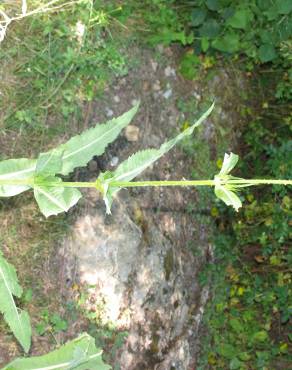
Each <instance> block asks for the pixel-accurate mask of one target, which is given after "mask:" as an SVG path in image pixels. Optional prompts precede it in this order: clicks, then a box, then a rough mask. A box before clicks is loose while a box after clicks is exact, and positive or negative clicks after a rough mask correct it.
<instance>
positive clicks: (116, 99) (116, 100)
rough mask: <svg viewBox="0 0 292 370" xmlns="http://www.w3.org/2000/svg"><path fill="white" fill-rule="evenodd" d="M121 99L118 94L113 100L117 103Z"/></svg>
mask: <svg viewBox="0 0 292 370" xmlns="http://www.w3.org/2000/svg"><path fill="white" fill-rule="evenodd" d="M120 101H121V99H120V97H119V96H118V95H115V96H114V102H115V103H119V102H120Z"/></svg>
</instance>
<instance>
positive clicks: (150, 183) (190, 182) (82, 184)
mask: <svg viewBox="0 0 292 370" xmlns="http://www.w3.org/2000/svg"><path fill="white" fill-rule="evenodd" d="M34 184H35V183H34V180H33V179H24V180H9V179H0V185H22V186H23V185H27V186H31V187H33V186H34ZM217 184H218V181H216V180H179V181H175V180H172V181H112V182H111V183H110V186H111V187H116V188H133V187H145V186H215V185H217ZM220 184H221V185H225V184H230V185H241V186H253V185H292V180H274V179H250V180H249V179H228V180H227V181H224V180H221V181H220ZM37 185H38V186H46V187H66V188H101V187H102V183H101V182H100V181H99V180H97V181H94V182H85V181H84V182H67V181H65V182H62V183H60V182H44V183H43V184H41V183H38V184H37Z"/></svg>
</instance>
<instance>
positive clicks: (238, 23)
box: [226, 9, 253, 30]
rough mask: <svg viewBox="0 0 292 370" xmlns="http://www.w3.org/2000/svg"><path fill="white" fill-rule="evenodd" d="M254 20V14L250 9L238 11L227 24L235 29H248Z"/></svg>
mask: <svg viewBox="0 0 292 370" xmlns="http://www.w3.org/2000/svg"><path fill="white" fill-rule="evenodd" d="M252 19H253V13H252V12H251V11H250V10H248V9H239V10H237V11H236V12H235V13H234V14H233V15H232V16H231V17H230V18H228V19H227V21H226V24H227V25H228V26H231V27H233V28H238V29H243V30H244V29H246V28H247V27H248V25H249V24H250V22H251V21H252Z"/></svg>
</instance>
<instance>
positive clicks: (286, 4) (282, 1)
mask: <svg viewBox="0 0 292 370" xmlns="http://www.w3.org/2000/svg"><path fill="white" fill-rule="evenodd" d="M275 5H276V7H277V11H278V13H279V14H289V13H291V12H292V1H291V0H276V4H275Z"/></svg>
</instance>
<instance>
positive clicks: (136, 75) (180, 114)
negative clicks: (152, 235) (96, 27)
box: [0, 47, 241, 365]
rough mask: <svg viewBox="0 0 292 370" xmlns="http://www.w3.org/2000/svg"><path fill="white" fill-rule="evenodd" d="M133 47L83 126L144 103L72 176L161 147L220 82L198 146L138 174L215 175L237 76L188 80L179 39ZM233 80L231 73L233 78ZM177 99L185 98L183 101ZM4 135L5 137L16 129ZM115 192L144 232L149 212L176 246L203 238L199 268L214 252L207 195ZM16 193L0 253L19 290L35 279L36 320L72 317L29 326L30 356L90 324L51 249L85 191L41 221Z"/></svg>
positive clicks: (2, 360)
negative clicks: (73, 303) (126, 66)
mask: <svg viewBox="0 0 292 370" xmlns="http://www.w3.org/2000/svg"><path fill="white" fill-rule="evenodd" d="M132 54H133V55H132V58H136V59H137V63H136V66H135V67H133V68H132V69H130V71H129V73H128V75H127V76H125V77H122V78H118V79H117V80H115V81H114V82H113V83H112V84H111V85H110V86H108V88H107V89H106V91H105V93H104V95H103V97H102V98H101V99H99V100H98V101H92V102H89V103H87V104H86V105H85V106H84V113H83V118H84V120H83V122H82V124H81V126H82V129H86V128H87V127H90V126H92V125H93V124H94V123H96V122H103V121H106V120H108V119H110V118H111V117H113V116H117V115H119V114H121V113H123V112H125V111H127V110H128V109H129V108H130V107H131V106H132V104H134V103H135V102H137V101H138V100H140V102H141V104H140V109H139V112H138V114H137V116H136V117H135V119H134V120H133V122H132V123H131V126H130V130H129V129H128V130H127V131H125V132H124V133H123V134H122V135H121V136H120V137H119V139H118V140H117V141H116V142H115V143H113V144H112V145H110V147H109V150H108V151H107V153H106V154H105V155H103V156H102V157H100V158H94V159H93V160H92V161H91V162H90V163H89V165H88V166H87V168H85V169H79V170H77V171H75V173H74V175H73V177H72V179H74V180H78V181H82V180H85V179H86V180H88V179H90V178H96V176H97V175H98V173H99V171H104V170H105V169H108V170H110V169H113V168H114V167H115V166H116V165H117V164H118V163H120V162H121V161H122V160H124V159H126V158H127V157H128V156H129V155H130V154H131V153H134V152H135V151H137V150H139V149H142V148H148V147H158V146H159V145H160V144H161V143H162V142H164V141H165V140H166V139H167V138H171V137H173V136H174V135H175V134H176V133H177V132H178V131H180V130H182V129H183V125H184V124H186V122H187V121H190V120H192V119H193V118H194V111H195V112H196V115H195V116H196V117H199V113H200V112H202V111H203V109H205V108H206V107H207V106H208V104H209V103H210V102H211V101H213V99H214V97H216V96H218V93H219V91H222V88H224V84H225V86H227V87H226V88H225V94H224V95H225V100H221V101H220V99H223V98H222V95H223V94H221V95H220V96H221V98H218V99H217V101H216V110H215V113H214V117H213V118H211V119H208V120H207V122H206V123H205V125H204V126H203V127H202V128H200V129H199V130H198V132H197V133H195V136H196V138H197V139H196V145H195V148H196V150H197V152H196V154H193V155H189V154H188V152H187V151H186V150H184V147H182V146H180V147H178V148H175V149H173V150H172V151H171V152H170V153H168V154H167V155H166V156H164V157H163V158H162V159H160V161H159V162H158V163H157V164H155V165H154V166H152V168H150V169H148V170H147V171H145V173H143V175H141V176H140V177H139V179H149V180H158V179H161V180H163V179H166V180H168V179H184V178H186V179H189V178H190V177H191V176H192V177H198V176H207V177H209V178H212V177H213V175H214V173H213V171H214V169H216V165H214V163H215V162H216V160H217V159H218V156H220V155H222V150H225V151H227V150H230V149H232V146H233V145H234V143H235V141H236V135H235V134H234V130H232V128H234V127H235V126H236V125H238V122H237V120H238V115H237V111H236V106H235V104H234V94H235V91H236V90H237V86H238V84H240V83H241V82H240V81H235V82H234V80H233V76H231V75H229V74H228V73H227V72H226V71H220V70H218V71H217V72H216V74H215V76H214V77H213V78H212V79H211V80H210V81H211V82H206V84H204V86H203V85H202V82H201V81H199V80H198V81H187V80H185V79H184V78H183V77H182V76H181V75H180V73H179V70H178V69H179V68H178V64H179V60H180V57H181V50H180V49H177V48H162V47H159V48H157V49H155V50H149V49H139V48H136V49H133V50H132ZM230 74H231V73H230ZM204 78H205V77H204ZM231 80H232V81H233V82H232V84H229V83H230V81H231ZM205 81H206V79H205ZM230 95H232V96H233V103H232V102H231V101H230V99H229V98H228V97H229V96H230ZM182 103H185V105H187V104H189V106H188V107H184V108H182V107H181V105H182ZM194 105H195V106H194ZM226 122H227V125H228V126H226ZM68 136H70V133H68ZM5 140H6V143H7V142H9V140H13V137H12V138H9V137H7V138H6V139H5ZM60 141H62V140H61V139H60ZM186 146H188V147H190V146H192V143H190V142H188V143H187V144H186ZM223 147H224V149H223ZM218 148H219V149H218ZM85 193H86V192H85ZM120 194H121V195H120V197H121V198H124V199H126V198H127V197H128V196H130V198H131V205H130V213H131V214H132V218H133V220H135V221H136V222H139V223H140V226H141V228H142V230H143V233H144V236H145V238H147V237H148V236H147V232H148V220H151V223H154V224H155V225H157V227H158V228H159V229H160V231H161V233H162V234H163V235H164V236H165V237H166V238H167V239H169V240H170V241H171V243H173V244H174V245H175V246H176V247H177V248H180V249H183V248H187V246H190V245H191V248H192V246H195V245H199V246H202V251H203V255H201V256H200V257H199V258H197V259H196V263H197V267H198V266H200V265H201V264H202V262H204V263H205V262H206V261H209V260H210V259H211V258H212V248H211V246H210V245H209V243H210V240H209V239H210V235H209V234H210V223H209V221H207V220H210V217H209V214H210V204H211V203H210V201H208V199H207V200H205V199H204V205H203V206H200V207H197V205H198V204H201V203H202V201H201V200H200V197H201V193H200V192H199V191H198V190H195V189H181V188H180V189H178V188H172V189H168V188H155V189H139V190H135V189H132V190H130V191H127V190H123V191H121V192H120ZM20 198H21V199H19V197H17V198H14V199H12V200H6V199H4V200H1V202H0V214H1V219H2V222H1V226H0V235H1V236H0V240H1V242H2V247H3V251H4V253H5V256H6V257H7V259H8V260H9V261H11V262H12V263H13V264H14V265H15V266H16V268H17V271H18V275H19V280H20V282H21V285H22V286H23V287H24V289H25V290H27V289H29V288H31V289H32V292H33V293H32V299H31V300H28V301H27V302H21V305H22V306H23V307H25V309H27V310H28V311H29V313H30V316H31V319H32V326H33V327H35V325H36V324H37V323H38V322H39V321H40V319H41V318H40V312H41V311H42V310H43V309H44V308H48V309H49V311H51V312H57V313H58V314H59V315H60V316H62V317H65V318H66V320H67V322H68V326H69V327H68V330H67V331H66V332H60V333H57V334H55V333H54V332H52V330H50V329H48V330H47V331H46V333H45V335H42V336H40V335H38V334H37V333H36V331H35V330H34V331H33V333H34V335H33V344H32V349H31V354H32V355H36V354H42V353H46V352H48V351H49V350H51V349H53V348H55V347H56V345H59V344H60V343H63V342H64V341H66V340H67V339H68V338H73V337H75V336H76V333H80V332H82V331H83V330H85V329H86V328H87V325H88V322H87V320H86V319H84V318H82V316H81V314H80V313H78V312H77V311H76V310H73V311H74V314H73V311H72V310H71V311H70V309H69V306H68V304H66V302H64V296H66V297H68V296H70V295H71V296H74V294H75V293H74V289H75V287H74V285H72V284H70V285H69V286H68V283H67V282H66V279H65V278H62V277H63V276H64V275H63V266H62V264H63V261H62V260H61V259H59V258H56V256H57V253H56V251H57V250H58V248H59V246H60V243H61V242H62V240H63V238H64V236H65V235H66V233H70V227H71V225H72V223H73V221H74V219H76V217H77V216H78V215H79V214H80V213H82V212H84V207H85V208H86V206H88V203H86V200H82V201H81V202H80V204H79V205H78V206H77V207H75V208H74V209H73V210H72V211H70V212H69V214H68V215H65V216H58V217H51V218H49V219H48V220H45V219H44V218H43V217H42V216H41V215H40V213H39V211H38V209H37V208H36V206H35V204H34V203H33V199H32V196H31V194H27V195H24V196H21V197H20ZM137 212H138V214H139V220H137ZM8 229H9V230H8ZM11 230H14V231H13V232H11ZM44 235H46V237H45V238H43V236H44ZM187 255H188V254H187V253H186V256H187ZM60 277H61V278H60ZM191 286H192V281H190V282H189V287H190V290H191ZM68 290H70V292H69V294H68ZM190 296H191V295H190ZM193 298H194V299H195V297H193ZM194 304H195V302H194ZM74 316H75V317H74ZM191 325H192V323H191V322H190V327H191ZM0 333H1V336H0V338H1V342H0V365H4V364H6V363H7V362H9V361H10V360H12V359H14V358H16V357H17V356H20V355H21V352H20V350H19V347H18V345H17V343H16V342H15V340H14V339H13V336H12V335H11V334H8V333H7V328H6V326H5V325H4V324H3V323H2V324H1V326H0ZM194 363H195V355H194V358H193V364H194Z"/></svg>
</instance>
